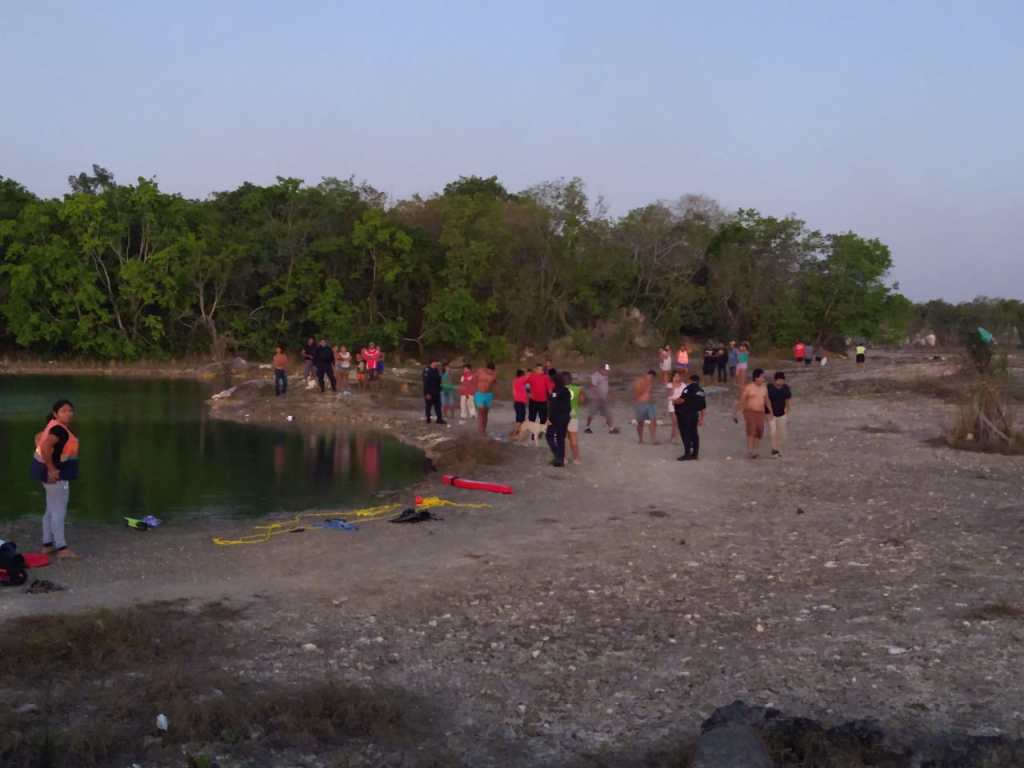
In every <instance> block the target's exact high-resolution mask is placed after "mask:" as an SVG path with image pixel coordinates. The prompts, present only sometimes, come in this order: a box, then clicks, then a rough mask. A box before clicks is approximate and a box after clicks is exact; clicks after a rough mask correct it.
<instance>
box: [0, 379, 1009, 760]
mask: <svg viewBox="0 0 1024 768" xmlns="http://www.w3.org/2000/svg"><path fill="white" fill-rule="evenodd" d="M854 375H856V374H854V373H853V372H844V371H842V370H840V371H834V372H832V373H831V374H830V378H828V379H822V378H820V377H818V378H816V379H812V378H811V377H812V376H817V374H812V373H809V372H803V371H801V372H799V373H798V374H797V375H795V376H793V377H791V386H792V387H793V389H794V392H795V396H796V399H795V403H794V416H793V417H792V421H793V424H792V427H791V435H790V447H789V450H787V451H786V452H785V458H783V459H781V460H771V459H769V458H767V457H765V458H763V459H762V460H760V461H755V462H752V461H748V460H744V459H742V458H741V456H742V448H743V444H742V435H741V433H740V428H739V427H737V426H735V425H734V424H733V422H732V420H731V418H730V417H729V414H728V412H727V411H728V407H729V405H731V401H729V402H727V395H726V394H725V393H719V392H716V391H715V390H714V389H713V388H712V389H711V391H710V405H709V411H708V414H707V425H706V427H705V429H704V431H703V433H702V441H703V443H702V458H701V461H699V462H695V463H694V462H689V463H680V462H677V461H675V457H676V456H677V455H678V453H679V447H678V445H674V446H669V445H665V444H663V445H660V446H650V445H644V446H638V445H636V438H635V432H633V431H632V428H631V427H630V426H629V424H628V423H627V420H628V417H629V412H628V409H627V408H626V407H625V405H624V403H622V402H620V403H619V406H618V407H617V409H616V412H615V415H616V418H617V419H618V420H619V422H620V424H621V425H622V426H623V431H622V433H621V434H619V435H608V434H606V433H605V432H604V431H603V430H596V433H595V434H594V435H581V440H582V449H583V458H584V462H583V464H582V465H580V466H567V467H566V468H564V469H555V468H553V467H550V466H548V464H547V462H548V461H549V459H550V456H549V453H548V452H547V450H546V448H539V449H534V448H530V447H521V446H507V447H506V448H504V449H503V450H504V451H505V453H506V454H507V460H506V461H505V462H504V463H503V464H501V465H500V466H494V467H487V468H486V472H485V474H486V475H487V478H488V479H494V480H497V481H501V482H509V483H510V484H512V485H513V486H514V487H515V488H516V495H514V496H511V497H501V496H490V495H487V496H483V495H480V494H473V493H471V492H465V491H453V490H451V489H447V488H442V487H441V486H440V484H439V483H438V482H437V479H436V475H435V476H432V477H431V478H429V479H428V480H427V481H426V482H425V483H424V484H423V485H422V487H421V488H419V489H416V490H417V491H418V492H421V493H430V494H434V493H437V494H439V495H442V496H444V497H445V498H449V499H452V500H456V501H473V502H479V501H487V502H489V503H491V504H492V507H491V508H489V509H485V510H461V509H450V510H441V511H440V515H441V516H442V517H443V518H444V519H443V521H441V522H431V523H424V524H419V525H407V526H400V525H391V524H388V523H386V522H371V523H367V524H364V525H362V526H361V527H360V529H359V530H358V531H356V532H352V533H349V532H339V531H325V530H311V529H307V531H306V532H304V533H299V534H294V535H288V536H282V537H280V538H277V539H275V540H274V541H272V542H270V543H267V544H261V545H256V546H244V547H226V548H222V547H216V546H213V545H212V544H211V543H210V536H211V535H214V534H216V535H225V536H227V535H231V534H234V533H239V534H241V533H245V532H247V529H248V524H245V523H242V522H220V523H216V522H204V523H192V524H188V525H185V526H180V527H179V526H175V527H166V528H164V529H161V530H158V531H155V532H153V533H150V534H144V535H140V534H137V533H133V532H131V531H128V530H127V529H106V528H93V527H84V526H83V527H76V528H74V529H73V533H72V535H73V536H74V539H75V541H76V543H77V544H78V546H79V549H81V551H82V552H84V553H87V555H88V556H87V557H86V558H84V559H82V560H81V561H80V562H74V563H66V564H65V563H61V564H59V565H57V566H55V567H53V568H51V569H50V570H49V572H48V573H47V574H46V575H47V577H49V578H53V579H55V580H57V581H59V582H60V583H62V584H64V585H66V586H67V587H68V588H69V589H68V591H66V592H61V593H54V594H50V595H43V596H29V595H24V594H22V593H20V592H14V591H5V592H0V617H2V618H11V617H15V616H22V615H29V614H37V613H50V612H58V611H74V610H79V609H84V608H89V607H94V606H116V605H122V604H129V603H133V602H136V601H150V600H158V599H159V600H163V599H172V598H186V599H188V600H190V601H194V602H205V601H210V600H215V599H225V600H227V601H229V602H230V603H232V604H234V605H239V606H244V607H245V608H246V610H245V613H244V617H245V619H244V620H245V622H246V624H247V627H248V628H249V629H250V632H249V637H251V646H252V647H251V651H250V652H249V654H250V656H251V659H252V666H253V668H254V669H258V670H260V672H259V674H261V675H265V676H267V677H268V679H269V678H274V679H302V678H305V677H313V676H318V675H322V674H323V673H324V671H325V670H329V671H331V672H333V673H336V674H339V675H341V676H343V677H344V678H345V679H349V680H352V681H355V682H363V683H369V684H374V685H379V684H390V685H395V686H398V687H401V688H406V689H410V690H413V691H416V692H420V693H425V694H426V695H428V696H429V697H430V698H431V700H432V701H433V702H435V704H436V709H437V717H438V722H439V728H440V731H439V732H440V733H443V734H444V735H443V740H444V741H445V743H446V745H447V746H448V747H450V748H453V749H455V750H456V751H457V753H459V754H462V755H464V756H465V760H466V762H467V763H468V764H471V765H506V766H507V765H536V764H541V763H545V762H549V763H565V762H566V761H568V760H571V759H574V758H577V757H578V758H581V759H582V758H583V757H584V756H589V757H593V756H595V755H597V756H600V755H609V754H618V755H634V756H635V755H638V754H642V753H643V752H644V751H645V750H647V749H651V748H653V747H655V746H656V745H658V744H660V743H663V742H664V740H665V739H673V738H680V739H681V738H686V737H689V736H692V734H694V733H695V732H696V730H697V729H698V727H699V723H700V722H701V720H702V719H703V718H705V717H707V716H708V715H709V714H710V712H711V711H712V710H713V709H714V708H715V707H716V706H719V705H721V704H724V703H727V702H729V701H732V700H733V699H736V698H743V699H746V700H747V701H750V702H752V703H758V704H771V705H773V706H778V707H781V708H783V709H784V710H786V711H788V712H792V713H794V714H806V715H810V716H814V717H819V718H823V719H826V720H827V719H832V718H835V719H849V718H855V717H876V718H879V719H881V720H882V721H883V722H885V723H887V724H889V725H893V726H897V727H902V728H906V729H909V730H911V731H923V730H936V729H942V730H946V729H952V730H962V731H968V732H987V733H1005V734H1008V735H1014V736H1020V735H1022V724H1024V707H1022V705H1021V700H1020V695H1019V691H1020V690H1022V689H1024V663H1022V662H1024V651H1022V649H1024V610H1022V609H1024V603H1022V601H1021V597H1020V595H1021V587H1022V577H1021V573H1022V571H1021V567H1022V565H1024V556H1022V554H1021V546H1022V544H1024V522H1022V516H1021V512H1022V511H1024V508H1022V501H1021V490H1022V485H1021V470H1022V468H1024V462H1022V461H1021V459H1019V458H1008V457H999V456H988V455H981V454H968V453H961V452H953V451H950V450H948V449H945V448H939V447H933V446H932V445H929V444H928V443H927V442H926V441H927V440H928V439H929V438H934V437H935V436H936V435H937V434H938V432H939V429H940V425H941V423H942V422H943V420H944V419H945V418H947V417H948V414H949V412H950V410H949V406H945V405H943V404H941V403H939V402H938V401H935V400H928V399H914V398H912V397H911V396H908V395H905V394H904V395H899V396H896V395H884V396H881V397H878V396H872V397H856V396H845V395H836V394H832V392H833V391H834V390H835V389H836V385H837V382H838V383H841V382H842V381H843V380H844V378H849V377H851V376H854ZM874 375H877V374H874ZM840 388H841V387H840ZM415 406H416V403H415V401H413V400H410V401H409V407H410V408H415ZM275 407H276V406H275ZM386 417H387V418H388V419H391V418H395V419H398V417H397V416H392V415H391V412H388V414H387V416H386ZM511 420H512V411H511V408H510V407H509V406H508V405H507V404H502V406H501V407H499V408H498V409H497V410H496V411H495V413H494V419H493V424H494V431H495V432H505V431H507V429H508V428H509V427H510V425H511ZM464 428H465V427H464ZM391 429H392V430H394V429H401V430H404V431H407V432H408V433H409V434H410V435H412V439H416V438H417V436H421V435H426V434H427V433H426V431H425V430H424V429H422V428H421V427H418V426H415V425H414V423H413V422H409V421H406V422H397V421H396V426H394V427H392V428H391ZM434 429H436V428H434ZM458 429H459V428H458V427H457V428H456V429H455V430H453V432H455V433H457V432H458ZM667 437H668V430H667V428H666V429H665V432H664V435H663V439H667ZM764 453H765V454H767V447H765V449H764ZM19 528H20V529H21V530H19V531H17V532H16V533H18V534H21V535H23V536H24V538H25V539H26V540H31V539H32V536H31V532H32V531H33V530H34V522H26V523H24V524H22V525H19ZM304 643H314V644H315V645H316V646H317V648H318V651H317V653H316V654H313V655H311V654H310V653H307V652H303V651H302V650H301V646H302V645H303V644H304ZM439 738H441V737H440V736H439Z"/></svg>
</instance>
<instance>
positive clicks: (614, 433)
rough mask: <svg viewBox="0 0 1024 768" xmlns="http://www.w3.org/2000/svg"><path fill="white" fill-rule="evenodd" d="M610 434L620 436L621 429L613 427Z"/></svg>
mask: <svg viewBox="0 0 1024 768" xmlns="http://www.w3.org/2000/svg"><path fill="white" fill-rule="evenodd" d="M608 434H609V435H617V434H619V428H618V427H612V428H611V429H609V430H608Z"/></svg>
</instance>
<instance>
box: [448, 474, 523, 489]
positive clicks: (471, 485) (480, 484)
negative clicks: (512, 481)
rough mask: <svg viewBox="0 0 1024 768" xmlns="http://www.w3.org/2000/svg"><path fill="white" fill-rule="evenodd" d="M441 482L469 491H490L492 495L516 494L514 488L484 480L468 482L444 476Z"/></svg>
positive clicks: (460, 478)
mask: <svg viewBox="0 0 1024 768" xmlns="http://www.w3.org/2000/svg"><path fill="white" fill-rule="evenodd" d="M441 482H442V483H444V484H445V485H450V486H452V487H453V488H465V489H466V490H469V491H490V492H491V493H514V491H513V490H512V486H510V485H502V484H501V483H488V482H484V481H483V480H466V479H465V478H462V477H456V476H455V475H442V476H441Z"/></svg>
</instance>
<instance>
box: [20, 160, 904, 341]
mask: <svg viewBox="0 0 1024 768" xmlns="http://www.w3.org/2000/svg"><path fill="white" fill-rule="evenodd" d="M69 184H70V191H69V192H68V193H67V194H66V195H64V197H63V198H62V199H41V198H38V197H36V196H35V195H33V194H31V193H30V192H29V191H28V190H26V189H25V188H24V187H23V186H22V185H20V184H18V183H16V182H15V181H13V180H10V179H3V178H2V177H0V313H2V318H3V321H4V325H3V328H2V329H0V337H2V339H0V343H3V344H4V345H5V346H8V347H11V346H15V345H16V346H18V347H21V348H25V349H29V350H35V351H38V352H45V353H51V352H53V353H71V354H78V355H83V356H98V357H118V358H133V357H140V356H166V355H181V354H189V353H206V352H209V351H212V352H214V353H215V354H224V353H226V352H229V351H237V352H240V353H249V354H255V355H265V354H266V353H267V350H268V349H269V348H270V347H271V346H272V345H273V344H274V343H276V342H277V341H278V340H285V341H286V342H288V343H289V344H290V345H291V346H294V345H295V344H296V343H297V342H298V340H300V339H302V338H303V337H305V336H307V335H309V334H310V333H323V334H325V335H326V336H328V337H329V338H330V339H332V340H335V341H338V342H342V343H344V342H348V343H353V342H361V341H365V340H368V339H370V338H373V339H376V340H377V341H378V342H381V343H383V344H384V345H386V346H390V347H394V346H404V347H406V348H409V349H412V350H418V351H422V350H423V349H424V348H450V349H459V350H466V351H469V352H472V353H486V354H489V355H493V356H495V357H499V358H500V357H503V356H505V355H506V354H508V353H509V352H510V351H511V349H512V348H513V347H514V346H517V345H520V344H527V343H529V344H543V343H545V342H547V341H549V340H550V339H552V338H555V337H560V336H564V335H567V334H576V337H577V338H580V339H584V340H585V337H586V332H587V330H588V329H590V328H592V327H593V326H594V324H595V323H597V322H598V321H600V320H602V319H607V318H610V317H614V316H616V315H617V314H618V313H620V312H621V310H622V309H623V308H633V307H636V308H638V309H639V310H640V311H641V312H643V313H644V315H645V316H646V317H647V318H648V319H649V321H650V322H651V323H652V324H653V325H654V326H655V327H656V328H657V329H658V330H659V331H661V332H664V333H665V334H666V335H669V336H672V337H675V336H677V335H678V334H679V333H686V334H694V335H702V334H714V335H718V336H719V337H729V338H751V339H754V340H755V341H762V342H765V343H767V342H777V343H780V344H787V345H788V344H790V343H792V340H793V339H794V338H796V337H801V338H804V339H808V340H815V341H817V342H819V343H823V342H824V343H828V342H829V341H833V342H834V341H835V340H837V339H839V338H841V337H845V336H857V337H863V338H867V339H876V340H878V339H897V338H902V336H903V335H904V334H905V332H906V329H907V325H908V322H910V320H911V318H912V317H913V313H914V308H913V307H912V305H911V304H910V302H909V301H907V300H906V299H905V298H904V297H903V296H901V295H900V294H899V293H898V292H896V290H895V289H894V288H893V287H890V285H889V283H888V282H887V276H888V273H889V270H890V268H891V265H892V258H891V255H890V253H889V249H888V247H886V246H885V245H884V244H883V243H881V242H879V241H878V240H874V239H866V238H863V237H860V236H858V235H856V234H854V233H852V232H847V233H840V234H823V233H821V232H817V231H815V230H812V229H810V228H808V226H807V225H806V224H805V223H804V222H803V221H801V220H800V219H798V218H795V217H792V216H790V217H786V218H774V217H771V216H763V215H761V214H760V213H758V212H757V211H754V210H747V209H743V210H739V211H735V212H731V211H726V210H723V209H722V208H721V207H720V206H719V205H718V204H716V203H715V202H714V201H711V200H708V199H706V198H703V197H698V196H688V197H683V198H680V199H679V200H677V201H674V202H655V203H651V204H650V205H646V206H644V207H642V208H637V209H635V210H632V211H630V212H629V213H627V214H626V215H624V216H622V217H612V216H610V215H609V214H608V213H607V212H606V210H605V209H604V207H603V205H602V204H601V203H600V201H598V202H596V203H594V202H592V201H591V200H589V199H588V198H587V195H586V192H585V189H584V185H583V183H582V181H581V180H579V179H572V180H569V181H555V182H548V183H544V184H539V185H537V186H535V187H531V188H529V189H526V190H523V191H521V192H518V193H511V192H509V191H508V190H507V189H506V188H505V187H504V186H502V185H501V184H500V183H499V181H498V180H497V179H496V178H493V177H492V178H479V177H468V178H466V177H462V178H459V179H458V180H456V181H453V182H451V183H450V184H448V185H447V186H446V187H445V188H444V190H443V192H441V193H440V194H436V195H433V196H431V197H427V198H423V197H419V196H416V197H412V198H410V199H406V200H399V201H397V202H393V203H392V202H389V201H388V200H387V199H386V197H385V195H383V194H382V193H381V192H379V191H377V190H376V189H374V188H372V187H371V186H369V185H367V184H359V183H356V182H354V181H352V180H339V179H335V178H327V179H324V180H323V181H321V182H320V183H319V184H316V185H307V184H304V183H303V182H302V181H301V180H299V179H292V178H279V179H278V180H277V183H276V184H273V185H270V186H258V185H254V184H250V183H245V184H242V185H241V186H240V187H238V188H237V189H234V190H230V191H226V192H216V193H213V194H212V195H210V196H209V197H208V198H207V199H205V200H190V199H186V198H184V197H181V196H180V195H174V194H167V193H165V192H163V191H161V190H160V189H159V187H158V185H157V183H156V182H155V181H153V180H150V179H143V178H140V179H138V181H137V183H135V184H129V185H124V184H118V183H116V182H115V180H114V178H113V176H112V175H111V174H110V173H109V172H108V171H107V170H105V169H103V168H101V167H99V166H93V169H92V172H91V173H82V174H79V175H78V176H73V177H71V178H70V179H69Z"/></svg>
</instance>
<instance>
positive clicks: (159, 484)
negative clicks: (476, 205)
mask: <svg viewBox="0 0 1024 768" xmlns="http://www.w3.org/2000/svg"><path fill="white" fill-rule="evenodd" d="M210 392H211V386H210V385H206V384H202V383H199V382H195V381H175V380H137V379H109V378H103V377H90V376H0V519H10V518H14V517H21V516H24V515H36V514H41V513H42V510H43V493H42V489H41V487H40V486H39V484H38V483H36V482H34V481H32V480H31V479H29V476H28V467H29V462H30V460H31V457H32V447H33V443H32V440H33V436H34V435H35V433H36V432H38V431H39V430H40V429H42V428H43V426H44V425H45V416H46V414H47V412H48V411H49V409H50V406H51V405H52V404H53V402H54V401H55V400H57V399H58V398H61V397H66V398H68V399H70V400H71V401H72V402H73V403H74V404H75V409H76V418H75V422H74V424H73V425H72V429H73V431H74V432H75V434H76V435H78V438H79V440H81V443H82V448H81V477H80V479H79V480H76V481H74V482H73V483H72V484H71V504H70V507H69V512H70V515H71V520H72V521H73V520H75V519H89V520H101V521H102V520H109V521H111V522H120V521H121V518H122V517H123V516H125V515H132V516H143V515H156V516H157V517H160V518H182V517H189V516H197V515H200V516H201V515H261V514H266V513H270V512H279V511H298V510H304V509H314V508H317V507H323V506H327V507H334V506H340V505H346V504H355V503H359V502H362V501H366V500H367V499H369V498H370V497H372V495H373V494H374V493H375V492H376V491H380V490H387V489H395V488H401V487H402V486H406V485H409V484H411V483H414V482H416V481H417V480H419V478H420V477H421V475H422V472H423V454H422V453H420V452H419V451H418V450H416V449H415V448H412V447H410V446H406V445H404V444H402V443H399V442H398V441H397V440H394V439H393V438H390V437H387V436H384V435H378V434H373V433H363V432H351V431H346V430H337V431H333V432H325V433H322V434H302V433H300V432H299V430H298V429H295V428H290V427H287V426H282V428H280V429H276V428H269V427H258V426H249V425H245V424H235V423H232V422H226V421H218V420H216V419H211V418H210V417H209V416H208V415H207V413H206V409H205V405H204V401H205V399H206V398H207V397H208V396H209V394H210Z"/></svg>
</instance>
